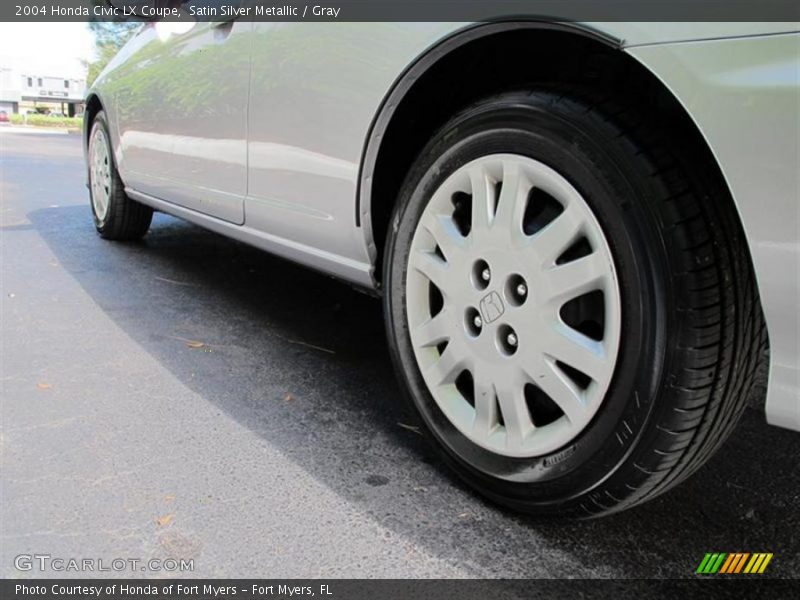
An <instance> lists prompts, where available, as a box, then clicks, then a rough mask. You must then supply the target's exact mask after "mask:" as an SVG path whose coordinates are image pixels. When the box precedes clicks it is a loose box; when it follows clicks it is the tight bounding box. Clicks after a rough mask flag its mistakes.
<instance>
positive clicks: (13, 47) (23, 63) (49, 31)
mask: <svg viewBox="0 0 800 600" xmlns="http://www.w3.org/2000/svg"><path fill="white" fill-rule="evenodd" d="M93 52H94V36H93V35H92V33H91V32H90V31H89V28H88V26H87V25H86V23H0V67H11V68H13V69H18V70H24V71H30V72H35V73H37V74H38V73H41V74H42V75H45V76H46V75H55V76H60V77H69V78H80V79H83V78H85V77H86V67H85V66H84V65H83V62H82V61H86V60H92V59H93V58H94V55H93Z"/></svg>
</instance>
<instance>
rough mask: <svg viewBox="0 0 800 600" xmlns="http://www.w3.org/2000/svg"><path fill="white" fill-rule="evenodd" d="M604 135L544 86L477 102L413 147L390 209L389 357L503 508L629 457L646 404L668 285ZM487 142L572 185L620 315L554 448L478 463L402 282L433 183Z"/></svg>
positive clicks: (643, 200)
mask: <svg viewBox="0 0 800 600" xmlns="http://www.w3.org/2000/svg"><path fill="white" fill-rule="evenodd" d="M611 134H612V131H611V130H605V128H603V127H602V126H598V124H597V123H592V122H591V121H590V120H588V119H581V118H580V116H579V115H577V114H572V113H570V112H569V110H568V108H565V106H564V105H563V104H559V103H556V102H554V101H553V98H552V97H549V96H548V94H541V95H540V97H538V98H537V97H536V96H529V95H525V96H518V97H515V96H505V97H501V98H498V99H496V100H494V101H488V102H484V103H481V104H480V105H478V106H476V107H475V108H473V109H471V110H469V111H466V112H465V113H462V115H460V116H459V117H457V118H456V119H455V120H454V121H452V122H451V123H449V124H448V125H447V126H445V127H444V128H443V129H442V130H441V131H440V132H439V133H438V134H437V135H436V136H435V137H434V139H433V140H432V141H431V143H430V144H429V145H428V147H426V149H425V150H424V151H423V152H422V153H421V155H420V158H419V159H418V161H417V163H416V164H415V166H414V167H413V168H412V169H411V171H410V173H409V175H408V177H407V179H406V181H405V183H404V185H403V188H402V189H401V194H400V197H399V201H398V203H397V206H396V210H395V214H394V215H393V218H392V222H391V229H390V233H389V236H388V240H387V250H386V253H385V265H384V273H385V278H384V281H385V282H386V290H385V294H384V299H385V309H386V314H387V319H386V322H387V329H388V336H389V339H390V345H391V348H392V355H393V361H394V364H395V367H396V369H397V371H398V372H399V375H400V378H401V379H402V380H403V381H404V383H405V384H406V385H405V388H406V392H407V396H408V398H409V399H410V401H411V403H412V405H413V407H414V408H415V410H416V412H417V414H418V416H419V417H420V419H421V420H422V422H423V423H424V425H425V429H426V430H427V432H428V433H429V434H430V436H431V437H432V439H433V442H434V445H435V447H436V448H437V449H438V450H439V453H440V455H441V456H442V458H443V459H444V460H445V462H447V463H448V464H450V466H452V467H453V468H454V469H455V471H456V473H458V475H459V476H461V477H462V478H463V479H465V480H466V481H467V482H468V483H469V484H471V485H473V486H474V487H476V488H477V489H478V490H479V491H481V492H483V493H484V494H486V495H488V496H490V497H491V498H493V499H494V500H496V501H499V502H501V503H503V504H506V505H508V506H512V507H516V508H520V509H530V508H531V507H532V506H535V507H537V508H538V509H539V510H541V509H546V508H547V507H556V506H559V507H562V508H563V505H564V504H565V503H568V502H569V501H570V500H575V501H577V502H580V501H581V500H582V497H583V496H585V494H587V493H589V492H590V491H591V490H592V489H593V488H594V487H596V486H597V485H599V484H600V483H601V482H602V481H604V480H605V479H607V478H608V477H610V476H611V475H612V474H613V473H614V471H615V470H616V469H617V468H618V467H619V465H621V464H622V463H623V462H624V461H625V460H626V458H627V457H629V456H630V454H631V452H632V450H633V448H634V447H635V445H636V441H637V440H638V439H639V437H640V436H641V435H642V433H643V431H644V430H645V428H646V424H647V422H648V417H649V416H650V414H651V412H652V407H653V405H654V404H655V402H656V395H657V390H658V388H659V385H660V381H661V378H662V373H663V372H664V364H665V354H666V353H665V348H666V344H667V342H666V337H667V336H666V322H667V319H666V313H665V310H664V307H665V306H666V304H667V295H668V294H667V290H666V289H665V288H664V286H663V285H662V284H661V283H660V282H662V281H664V278H663V277H662V273H663V272H664V268H665V267H664V264H665V259H664V256H663V244H661V243H660V241H659V240H660V234H659V230H658V227H657V224H656V217H655V215H654V213H653V211H651V210H650V209H649V207H648V202H647V201H648V199H649V198H653V197H657V195H656V194H655V193H654V192H655V190H652V189H651V188H650V186H651V185H652V183H651V182H650V181H649V180H648V179H646V178H644V177H642V176H641V175H640V171H639V170H638V169H637V167H636V165H635V162H634V161H633V160H631V157H630V156H629V152H628V151H627V149H626V148H624V147H620V146H619V145H617V144H614V143H610V142H611V141H612V140H611V137H612V136H611ZM499 152H510V153H517V154H523V155H525V156H529V157H530V158H533V159H535V160H538V161H540V162H542V163H544V164H546V165H548V166H550V167H551V168H553V169H555V170H556V171H557V172H559V173H560V174H561V175H562V176H564V177H566V178H567V179H568V180H569V181H570V183H571V184H572V185H573V186H574V187H575V188H576V189H577V190H578V191H579V192H580V193H581V194H582V196H583V197H584V199H585V200H586V201H587V203H588V204H589V206H590V207H591V208H592V211H593V212H594V214H595V217H596V218H597V219H598V222H599V223H600V224H601V227H602V228H603V230H604V232H605V235H606V238H607V240H608V243H609V246H610V248H611V251H612V255H613V256H614V261H615V266H616V269H617V273H618V277H619V285H620V294H621V299H622V307H623V318H622V332H621V343H620V351H619V357H618V361H617V366H616V369H615V373H614V376H613V378H612V382H611V385H610V386H609V389H608V391H607V393H606V396H605V399H604V401H603V404H602V406H601V408H600V410H599V411H598V413H597V414H596V415H595V417H594V418H593V420H592V421H591V423H590V424H589V425H588V426H587V427H586V428H585V429H584V430H583V431H582V432H581V433H580V434H579V435H578V437H577V438H576V439H574V440H573V441H571V442H570V443H569V444H568V445H566V446H564V447H562V448H560V449H558V450H556V451H554V452H551V453H548V454H546V455H543V456H540V457H536V458H530V459H498V460H497V461H494V462H495V463H497V464H496V465H495V466H496V468H493V469H485V468H482V467H476V461H475V460H473V459H474V458H475V457H477V456H480V455H481V454H491V453H489V452H487V451H485V450H483V449H479V448H478V447H477V446H476V445H475V444H473V443H472V442H469V441H468V440H467V438H466V437H464V436H463V435H460V434H458V433H457V432H455V428H454V427H453V426H452V424H450V423H449V421H447V419H446V417H444V415H443V413H442V412H441V410H439V409H438V406H437V405H436V402H435V400H434V399H433V397H432V395H431V394H430V392H429V391H428V389H427V386H426V385H425V383H424V381H423V379H422V375H421V373H420V371H419V368H418V366H417V364H416V360H415V358H414V352H413V347H412V345H411V340H410V336H409V332H408V326H407V321H406V316H405V314H406V298H405V280H406V269H407V262H408V254H409V250H410V245H411V239H412V237H413V234H414V231H415V229H416V224H417V223H418V221H419V218H420V216H421V214H422V211H423V210H424V208H425V206H426V205H427V201H428V200H429V199H430V197H431V195H432V193H433V191H434V190H435V189H437V188H438V187H439V185H441V183H442V182H444V180H445V179H446V178H447V176H449V175H450V174H451V173H452V172H454V171H455V169H457V168H458V167H459V166H461V165H463V164H465V163H467V162H469V161H470V160H473V159H474V158H477V157H479V156H481V155H486V154H493V153H499ZM454 432H455V433H454ZM458 436H460V437H461V438H463V439H462V440H458ZM454 439H455V440H457V443H456V444H454V442H453V440H454ZM465 448H466V449H467V450H466V451H465V450H464V449H465ZM495 456H496V455H495ZM492 462H493V461H491V460H489V459H487V460H484V461H483V463H482V464H483V465H487V464H488V465H490V464H492Z"/></svg>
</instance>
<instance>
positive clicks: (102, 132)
mask: <svg viewBox="0 0 800 600" xmlns="http://www.w3.org/2000/svg"><path fill="white" fill-rule="evenodd" d="M88 162H89V165H88V166H89V195H90V198H91V205H92V215H93V216H94V224H95V228H96V229H97V232H98V233H99V234H100V235H101V236H102V237H103V238H105V239H108V240H137V239H139V238H141V237H142V236H144V234H145V233H147V230H148V229H149V228H150V222H151V220H152V218H153V210H152V209H151V208H150V207H148V206H145V205H144V204H140V203H139V202H136V201H135V200H132V199H130V198H129V197H128V196H127V195H126V194H125V186H124V185H123V183H122V179H120V176H119V172H118V171H117V167H116V164H115V162H114V153H113V149H112V147H111V138H110V137H109V135H108V124H107V123H106V117H105V113H104V112H102V111H100V112H99V113H97V115H96V116H95V118H94V121H93V122H92V130H91V132H90V134H89V149H88Z"/></svg>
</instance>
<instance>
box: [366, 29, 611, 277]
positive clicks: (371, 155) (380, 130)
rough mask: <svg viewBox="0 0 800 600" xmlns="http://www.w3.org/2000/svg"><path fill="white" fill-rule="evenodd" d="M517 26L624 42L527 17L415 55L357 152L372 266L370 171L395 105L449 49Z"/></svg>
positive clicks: (456, 36) (462, 33)
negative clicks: (360, 152)
mask: <svg viewBox="0 0 800 600" xmlns="http://www.w3.org/2000/svg"><path fill="white" fill-rule="evenodd" d="M520 30H532V31H537V30H538V31H543V30H550V31H563V32H568V33H573V34H578V35H582V36H585V37H588V38H591V39H593V40H595V41H599V42H601V43H603V44H605V45H607V46H609V47H611V48H614V49H617V50H621V49H622V48H623V45H624V42H623V40H620V39H617V38H616V37H613V36H611V35H608V34H606V33H603V32H600V31H598V30H596V29H593V28H591V27H589V26H587V25H582V24H580V23H563V22H554V21H537V20H534V19H531V20H515V21H495V22H491V23H476V24H470V25H467V26H465V27H462V28H461V29H458V30H456V31H454V32H453V33H451V34H450V35H448V36H447V37H445V38H443V39H441V40H439V41H438V42H437V43H436V44H435V45H433V46H431V47H430V48H428V49H427V50H426V51H425V52H423V53H422V54H421V55H420V56H418V57H417V58H416V59H415V60H414V61H413V62H412V63H411V64H410V65H409V66H408V67H407V68H406V69H405V71H403V72H402V73H401V74H400V75H399V76H398V78H397V79H396V80H395V82H394V83H393V84H392V86H391V88H390V89H389V91H388V92H387V94H386V96H385V97H384V99H383V101H382V102H381V104H380V106H379V107H378V111H377V113H376V114H375V116H374V117H373V119H372V123H371V124H370V127H369V130H368V132H367V138H366V140H365V141H364V148H363V151H362V155H361V165H360V168H359V174H358V187H357V189H356V214H355V219H356V226H357V227H361V228H362V229H363V236H364V241H365V244H366V247H367V252H368V255H369V258H370V261H371V262H372V263H373V270H374V267H375V265H374V263H375V259H376V257H377V256H378V249H377V247H376V245H375V237H374V234H373V231H372V221H371V216H370V215H371V212H372V211H371V206H372V200H373V198H372V175H373V173H374V170H375V165H376V162H377V158H378V153H379V151H380V148H381V141H382V139H383V136H384V134H385V133H386V129H387V128H388V126H389V124H390V123H391V121H392V117H393V116H394V113H395V111H396V110H397V107H398V106H399V105H400V103H401V102H402V101H403V99H404V98H405V96H406V94H407V93H408V92H409V90H411V88H412V87H413V86H414V84H415V83H416V81H417V80H418V79H419V78H420V77H421V76H422V75H423V74H424V73H425V72H427V71H428V69H430V68H431V67H432V66H434V65H435V64H436V63H437V62H438V61H439V60H440V59H441V58H443V57H444V56H446V55H447V54H449V53H450V52H452V51H453V50H456V49H458V48H460V47H461V46H464V45H465V44H468V43H470V42H473V41H475V40H477V39H480V38H482V37H486V36H489V35H493V34H497V33H503V32H508V31H520ZM373 278H374V276H373ZM376 287H377V281H376Z"/></svg>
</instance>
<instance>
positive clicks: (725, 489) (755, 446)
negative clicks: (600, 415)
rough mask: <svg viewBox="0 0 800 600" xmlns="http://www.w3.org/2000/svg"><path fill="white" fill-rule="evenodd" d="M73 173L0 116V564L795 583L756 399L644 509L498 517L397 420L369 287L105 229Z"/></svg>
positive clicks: (793, 484) (793, 494) (798, 543)
mask: <svg viewBox="0 0 800 600" xmlns="http://www.w3.org/2000/svg"><path fill="white" fill-rule="evenodd" d="M82 165H83V159H82V155H81V146H80V136H78V135H48V134H31V133H17V132H13V131H10V130H2V129H0V198H1V200H0V211H1V212H0V262H1V268H2V275H1V277H2V279H1V281H0V287H2V290H1V294H0V317H1V321H2V325H1V329H0V340H2V341H1V343H2V346H1V347H0V352H2V354H1V355H0V381H1V382H2V388H1V389H0V392H1V394H2V396H1V397H2V400H1V401H0V402H1V404H0V416H1V417H2V419H1V421H2V430H1V433H0V496H1V497H0V500H1V502H0V576H2V577H23V576H24V577H43V576H50V577H52V576H54V575H66V576H79V575H81V574H80V573H57V572H53V571H52V570H51V571H44V572H42V571H39V570H38V569H36V568H34V569H33V570H31V571H20V570H18V569H17V568H16V567H15V564H14V563H15V557H18V556H20V555H31V554H48V555H51V556H52V557H62V558H70V557H78V558H93V559H103V560H104V561H106V563H107V564H108V563H109V562H110V561H111V560H112V559H114V558H120V557H122V558H137V559H141V560H148V559H152V558H156V559H166V558H174V559H192V560H193V565H194V570H193V571H192V572H187V573H183V574H180V573H166V575H183V576H197V577H237V576H238V577H245V576H250V577H253V576H258V577H274V578H283V577H321V578H326V577H386V578H394V577H403V578H405V577H445V578H453V577H457V578H472V577H487V578H493V577H503V578H528V577H530V578H536V577H609V578H611V577H614V578H650V577H657V578H680V577H692V576H693V574H694V570H695V568H696V567H697V565H698V563H699V562H700V560H701V559H702V558H703V556H704V554H705V553H706V552H711V551H723V552H734V551H741V552H773V553H774V558H773V559H772V562H771V564H770V565H769V568H768V573H767V574H769V575H772V576H776V577H778V576H782V577H791V576H797V575H798V574H800V464H799V463H798V456H800V434H797V433H792V432H789V431H786V430H782V429H778V428H774V427H770V426H768V425H766V423H765V421H764V416H763V412H762V411H761V410H760V409H758V408H749V409H748V410H747V412H746V414H745V416H744V418H743V419H742V422H741V424H740V425H739V427H738V428H737V429H736V431H735V432H734V434H733V436H732V438H731V439H730V440H729V441H728V443H727V444H725V446H724V447H723V448H722V450H721V451H720V452H719V453H718V454H717V455H716V456H715V457H714V458H713V459H712V460H711V461H710V462H709V463H708V464H707V465H706V466H705V467H704V468H702V469H701V470H700V471H699V472H698V473H697V474H696V475H695V476H694V477H692V478H691V479H690V480H689V481H687V482H685V483H683V484H682V485H681V486H679V487H678V488H676V489H674V490H672V491H670V492H668V493H667V494H665V495H663V496H661V497H660V498H658V499H656V500H654V501H652V502H650V503H648V504H646V505H644V506H641V507H638V508H635V509H632V510H630V511H628V512H625V513H622V514H619V515H615V516H612V517H609V518H605V519H601V520H594V521H587V522H563V521H556V520H547V521H544V520H537V519H531V518H525V517H520V516H517V515H513V514H510V513H508V512H505V511H503V510H501V509H498V508H496V507H494V506H492V505H490V504H488V503H486V502H484V501H483V500H481V499H480V498H478V497H477V496H476V495H474V494H473V493H471V492H470V491H469V490H467V489H465V488H464V487H463V486H462V485H461V484H459V483H458V482H457V481H455V480H454V479H453V478H452V477H451V476H450V475H449V474H448V473H447V471H446V470H445V469H444V468H443V466H442V465H440V464H439V463H438V462H437V461H436V460H435V459H434V458H433V457H432V455H431V453H430V451H429V449H428V447H427V445H426V442H425V440H424V439H423V438H422V437H421V436H420V435H419V434H418V433H417V432H416V431H414V429H413V428H410V427H408V424H409V423H410V418H409V415H408V412H407V409H406V408H405V406H404V401H403V399H402V397H401V394H400V392H399V388H398V385H397V383H396V381H395V378H394V375H393V373H392V368H391V364H390V361H389V356H388V352H387V347H386V339H385V336H384V331H383V319H382V314H381V305H380V302H379V301H378V300H376V299H374V298H371V297H369V296H366V295H364V294H362V293H360V292H358V291H355V290H353V289H351V288H349V287H348V286H347V285H345V284H342V283H339V282H337V281H334V280H332V279H330V278H328V277H326V276H323V275H320V274H317V273H314V272H311V271H307V270H305V269H303V268H301V267H299V266H295V265H292V264H290V263H287V262H285V261H283V260H280V259H278V258H275V257H272V256H269V255H267V254H264V253H262V252H260V251H258V250H255V249H252V248H249V247H247V246H244V245H242V244H240V243H237V242H234V241H231V240H228V239H225V238H223V237H220V236H218V235H216V234H213V233H209V232H206V231H204V230H202V229H200V228H198V227H195V226H193V225H190V224H187V223H185V222H182V221H179V220H176V219H173V218H171V217H167V216H165V215H157V216H156V218H155V219H154V222H153V227H152V229H151V232H150V233H149V234H148V236H147V237H146V238H145V240H144V241H142V242H140V243H114V242H107V241H104V240H102V239H100V238H99V237H98V236H97V234H96V233H95V231H94V227H93V225H92V219H91V212H90V209H89V203H88V193H87V190H86V188H85V187H84V181H83V166H82ZM108 574H110V575H120V576H141V575H155V576H165V573H163V572H156V573H153V572H141V573H139V572H128V571H123V572H121V573H108Z"/></svg>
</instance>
